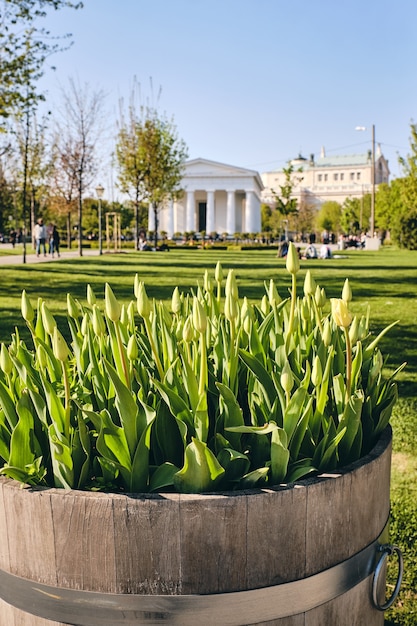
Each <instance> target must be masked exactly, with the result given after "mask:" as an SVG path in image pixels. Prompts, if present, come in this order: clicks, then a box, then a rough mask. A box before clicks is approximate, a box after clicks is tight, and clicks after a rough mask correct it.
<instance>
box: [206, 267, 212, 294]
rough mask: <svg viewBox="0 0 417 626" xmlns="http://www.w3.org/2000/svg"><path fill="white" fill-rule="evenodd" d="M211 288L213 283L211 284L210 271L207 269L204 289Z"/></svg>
mask: <svg viewBox="0 0 417 626" xmlns="http://www.w3.org/2000/svg"><path fill="white" fill-rule="evenodd" d="M211 290H212V285H211V280H210V275H209V273H208V271H207V270H206V271H205V272H204V291H207V292H210V291H211Z"/></svg>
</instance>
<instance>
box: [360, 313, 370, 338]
mask: <svg viewBox="0 0 417 626" xmlns="http://www.w3.org/2000/svg"><path fill="white" fill-rule="evenodd" d="M368 332H369V330H368V320H367V319H366V317H365V315H362V316H361V319H360V321H359V327H358V339H359V341H362V339H365V337H366V336H367V334H368Z"/></svg>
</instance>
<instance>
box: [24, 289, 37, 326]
mask: <svg viewBox="0 0 417 626" xmlns="http://www.w3.org/2000/svg"><path fill="white" fill-rule="evenodd" d="M22 316H23V319H24V320H25V321H26V322H29V323H30V322H32V321H33V318H34V317H35V311H34V310H33V307H32V304H31V302H30V300H29V296H28V295H27V293H26V291H25V290H23V291H22Z"/></svg>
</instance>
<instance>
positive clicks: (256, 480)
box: [240, 467, 269, 489]
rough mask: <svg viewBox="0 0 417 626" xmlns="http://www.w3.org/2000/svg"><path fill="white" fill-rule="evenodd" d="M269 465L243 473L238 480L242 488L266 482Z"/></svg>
mask: <svg viewBox="0 0 417 626" xmlns="http://www.w3.org/2000/svg"><path fill="white" fill-rule="evenodd" d="M268 474H269V467H258V468H257V469H256V470H253V471H252V472H249V474H245V476H244V477H243V478H242V480H241V482H240V486H241V487H242V489H253V488H254V487H259V486H260V485H264V484H265V483H266V482H267V477H268Z"/></svg>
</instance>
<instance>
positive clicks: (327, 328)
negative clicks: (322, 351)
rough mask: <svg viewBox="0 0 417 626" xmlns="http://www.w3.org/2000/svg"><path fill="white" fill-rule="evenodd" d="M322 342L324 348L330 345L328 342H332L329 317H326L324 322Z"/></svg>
mask: <svg viewBox="0 0 417 626" xmlns="http://www.w3.org/2000/svg"><path fill="white" fill-rule="evenodd" d="M323 343H324V345H325V346H326V348H328V347H329V346H330V344H331V343H332V329H331V326H330V319H329V318H327V319H326V321H325V322H324V327H323Z"/></svg>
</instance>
